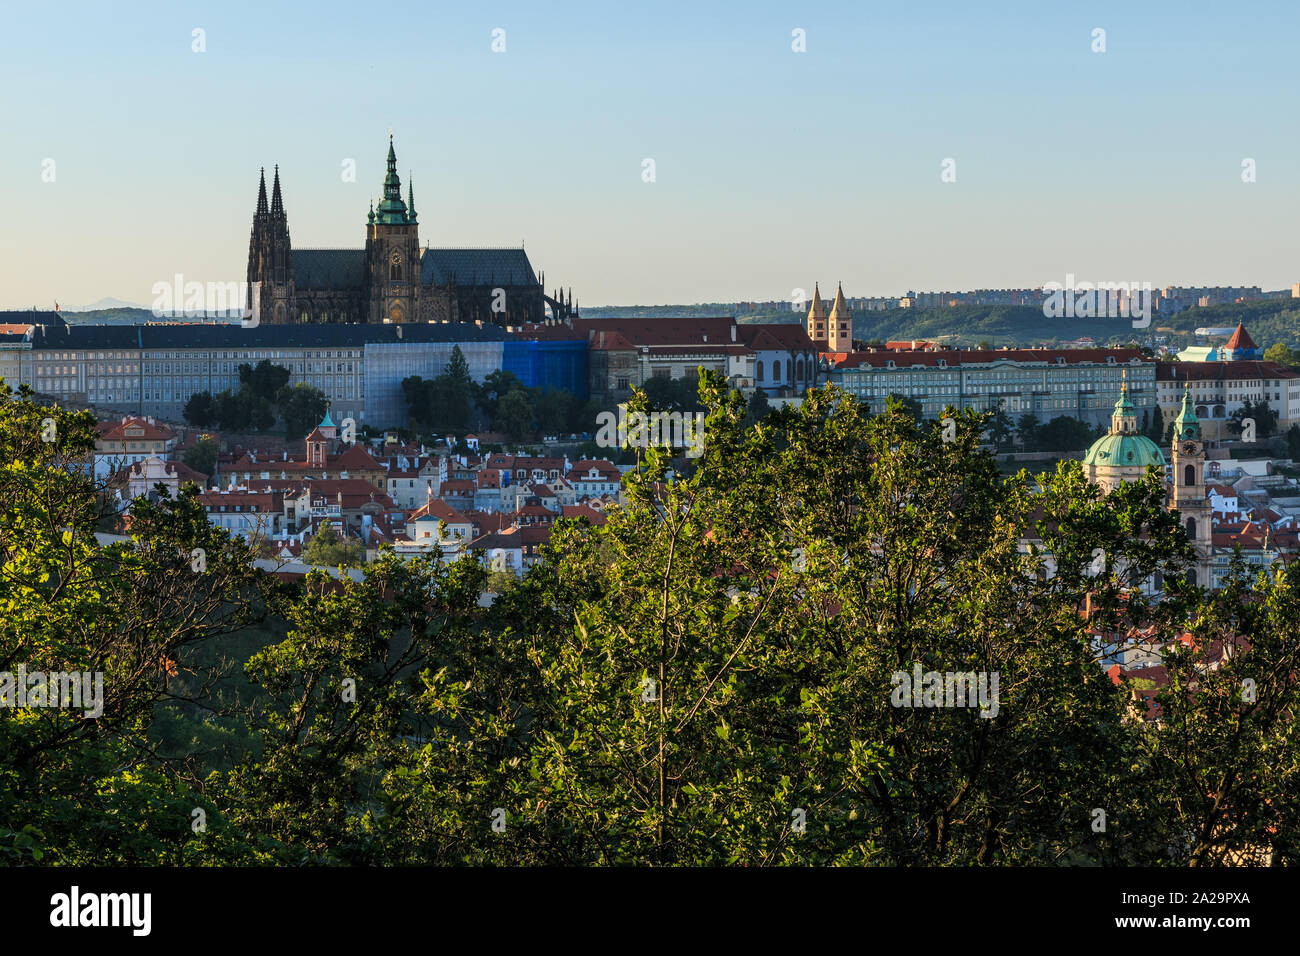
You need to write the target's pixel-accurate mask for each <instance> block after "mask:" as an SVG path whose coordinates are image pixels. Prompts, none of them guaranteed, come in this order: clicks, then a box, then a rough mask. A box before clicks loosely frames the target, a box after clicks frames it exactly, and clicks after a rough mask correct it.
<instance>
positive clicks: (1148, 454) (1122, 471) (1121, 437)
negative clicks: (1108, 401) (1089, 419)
mask: <svg viewBox="0 0 1300 956" xmlns="http://www.w3.org/2000/svg"><path fill="white" fill-rule="evenodd" d="M1170 452H1171V454H1172V461H1171V462H1170V463H1171V464H1172V466H1173V467H1172V468H1171V469H1170V471H1171V472H1172V474H1171V475H1170V479H1171V480H1170V483H1169V486H1168V491H1169V500H1168V505H1169V507H1170V508H1171V509H1176V510H1177V511H1178V514H1179V517H1180V520H1181V521H1182V523H1183V526H1184V527H1185V528H1186V530H1187V537H1188V539H1190V541H1191V543H1192V547H1193V548H1194V549H1195V551H1196V565H1195V576H1196V583H1198V584H1200V585H1201V586H1202V587H1208V586H1210V583H1211V580H1210V575H1211V570H1210V568H1211V564H1212V561H1213V554H1214V548H1213V539H1212V537H1211V535H1212V532H1213V528H1212V524H1211V509H1210V500H1209V497H1208V496H1207V494H1206V489H1205V444H1204V442H1203V441H1202V440H1201V423H1200V420H1199V419H1198V418H1197V417H1196V411H1195V409H1194V408H1193V407H1192V396H1191V393H1190V392H1189V391H1188V390H1187V388H1186V387H1184V390H1183V406H1182V409H1181V410H1180V412H1179V414H1178V418H1177V419H1175V421H1174V434H1173V444H1172V446H1171V448H1170ZM1165 464H1166V462H1165V456H1164V454H1163V453H1162V452H1161V451H1160V449H1159V447H1157V446H1156V443H1155V442H1153V441H1152V440H1151V439H1149V438H1147V437H1146V436H1145V435H1142V434H1140V433H1139V432H1138V427H1137V409H1135V408H1134V406H1133V403H1132V402H1131V401H1129V397H1128V383H1127V381H1126V382H1125V383H1124V384H1123V385H1122V386H1121V387H1120V396H1119V401H1117V402H1116V403H1115V410H1114V413H1113V414H1112V415H1111V424H1110V431H1109V432H1108V433H1107V434H1105V435H1103V436H1102V437H1101V438H1098V439H1097V440H1096V441H1095V442H1093V443H1092V447H1091V448H1089V449H1088V453H1087V454H1086V455H1085V456H1084V458H1083V471H1084V474H1085V475H1086V476H1087V478H1088V480H1089V481H1091V482H1092V483H1093V484H1095V485H1097V486H1098V487H1100V488H1101V490H1102V491H1103V492H1110V491H1113V490H1114V489H1115V488H1117V487H1119V485H1120V484H1121V483H1123V482H1125V481H1137V480H1139V479H1140V478H1142V477H1144V476H1145V475H1146V470H1147V467H1148V466H1149V465H1156V466H1158V467H1159V468H1160V469H1161V470H1162V471H1163V470H1164V468H1165Z"/></svg>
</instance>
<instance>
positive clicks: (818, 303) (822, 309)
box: [808, 283, 826, 342]
mask: <svg viewBox="0 0 1300 956" xmlns="http://www.w3.org/2000/svg"><path fill="white" fill-rule="evenodd" d="M808 338H810V339H812V340H813V341H814V342H822V341H825V339H826V303H824V302H823V301H822V293H821V289H820V288H819V287H818V285H817V284H816V283H813V300H812V308H811V309H809V310H808Z"/></svg>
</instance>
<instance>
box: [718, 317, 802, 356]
mask: <svg viewBox="0 0 1300 956" xmlns="http://www.w3.org/2000/svg"><path fill="white" fill-rule="evenodd" d="M736 334H737V335H738V336H739V337H740V340H741V341H742V342H744V343H745V344H746V345H748V346H749V347H750V348H751V349H755V350H760V349H784V350H785V351H789V352H811V351H813V349H814V348H816V345H815V343H814V342H813V340H812V339H810V338H809V337H808V332H807V330H805V329H804V327H803V324H802V323H800V322H761V323H760V322H752V323H744V324H740V325H737V326H736ZM769 341H770V342H772V343H773V344H771V345H769V344H767V343H768V342H769Z"/></svg>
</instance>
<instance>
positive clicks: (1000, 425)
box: [989, 402, 1014, 451]
mask: <svg viewBox="0 0 1300 956" xmlns="http://www.w3.org/2000/svg"><path fill="white" fill-rule="evenodd" d="M1013 427H1014V426H1013V423H1012V421H1011V416H1010V415H1008V414H1007V406H1006V403H1005V402H999V403H998V408H997V411H996V412H994V413H993V418H992V419H991V420H990V421H989V441H991V442H992V443H993V444H994V446H996V447H997V450H998V451H1007V450H1008V449H1010V448H1011V438H1012V434H1013V431H1012V429H1013Z"/></svg>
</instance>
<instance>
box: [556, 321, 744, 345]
mask: <svg viewBox="0 0 1300 956" xmlns="http://www.w3.org/2000/svg"><path fill="white" fill-rule="evenodd" d="M573 328H574V329H575V330H576V331H579V332H582V333H585V334H587V335H588V337H590V336H591V335H592V334H596V335H599V334H601V333H615V334H617V335H619V336H621V337H622V338H623V339H624V340H625V341H627V342H630V343H632V344H633V345H636V346H642V345H651V346H657V345H706V344H707V345H714V344H717V345H723V344H727V345H731V344H735V343H736V342H738V341H739V339H738V337H736V335H735V334H734V330H735V329H736V320H735V319H734V318H732V317H731V316H726V315H721V316H691V317H682V316H664V317H662V318H629V319H574V320H573Z"/></svg>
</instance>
